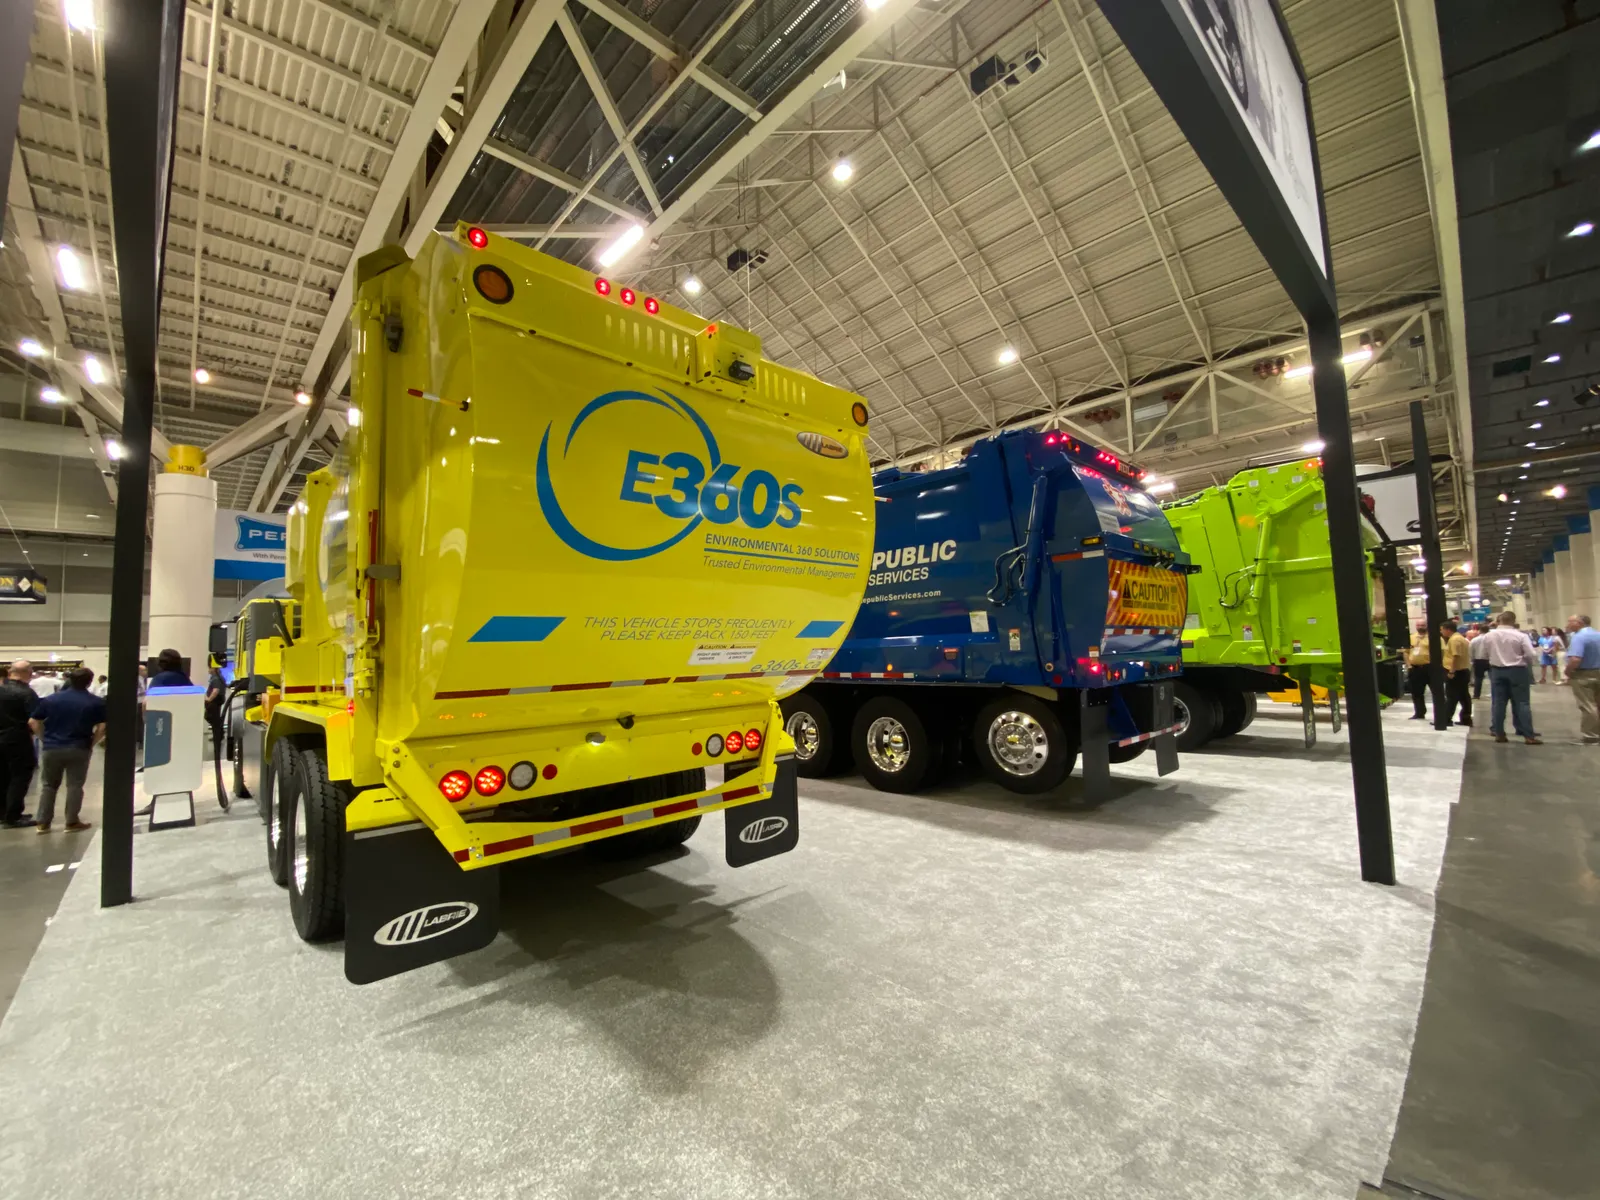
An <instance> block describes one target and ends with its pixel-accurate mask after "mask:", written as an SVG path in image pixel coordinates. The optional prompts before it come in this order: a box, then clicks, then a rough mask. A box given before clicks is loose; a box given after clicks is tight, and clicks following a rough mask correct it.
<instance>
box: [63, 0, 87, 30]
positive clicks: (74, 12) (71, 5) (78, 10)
mask: <svg viewBox="0 0 1600 1200" xmlns="http://www.w3.org/2000/svg"><path fill="white" fill-rule="evenodd" d="M63 7H64V8H65V9H66V14H67V24H68V25H70V26H72V27H73V28H74V29H76V30H77V31H78V32H79V33H92V32H93V31H94V0H66V4H65V5H64V6H63Z"/></svg>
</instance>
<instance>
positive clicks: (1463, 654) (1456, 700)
mask: <svg viewBox="0 0 1600 1200" xmlns="http://www.w3.org/2000/svg"><path fill="white" fill-rule="evenodd" d="M1439 637H1440V639H1441V640H1442V642H1443V646H1442V647H1441V652H1442V653H1443V654H1444V671H1445V675H1444V705H1445V708H1444V713H1445V721H1446V724H1449V723H1452V722H1453V723H1455V724H1457V725H1465V726H1466V727H1467V728H1468V729H1471V728H1472V649H1471V647H1470V646H1468V645H1467V639H1466V638H1465V637H1463V636H1462V635H1461V634H1460V633H1459V632H1458V630H1457V626H1456V623H1455V622H1454V621H1446V622H1444V623H1443V624H1442V625H1440V626H1439Z"/></svg>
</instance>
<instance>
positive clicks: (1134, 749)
mask: <svg viewBox="0 0 1600 1200" xmlns="http://www.w3.org/2000/svg"><path fill="white" fill-rule="evenodd" d="M1148 749H1150V743H1149V742H1135V743H1134V744H1133V745H1131V746H1112V747H1111V749H1110V750H1109V751H1108V752H1107V754H1106V757H1107V758H1108V759H1109V760H1110V761H1111V763H1112V765H1116V764H1117V763H1128V762H1132V761H1133V760H1134V759H1136V758H1138V757H1139V755H1141V754H1143V753H1144V752H1145V751H1146V750H1148Z"/></svg>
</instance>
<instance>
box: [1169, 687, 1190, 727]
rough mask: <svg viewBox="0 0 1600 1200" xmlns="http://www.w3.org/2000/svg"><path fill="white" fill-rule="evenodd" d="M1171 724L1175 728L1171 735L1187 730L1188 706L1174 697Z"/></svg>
mask: <svg viewBox="0 0 1600 1200" xmlns="http://www.w3.org/2000/svg"><path fill="white" fill-rule="evenodd" d="M1172 723H1173V724H1174V725H1176V726H1177V728H1176V729H1175V730H1173V734H1174V735H1176V734H1180V733H1184V732H1186V731H1187V730H1188V728H1189V706H1188V705H1187V704H1185V703H1184V702H1183V701H1182V700H1179V699H1178V698H1177V697H1176V696H1174V697H1173V698H1172Z"/></svg>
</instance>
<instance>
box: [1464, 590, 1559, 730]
mask: <svg viewBox="0 0 1600 1200" xmlns="http://www.w3.org/2000/svg"><path fill="white" fill-rule="evenodd" d="M1478 640H1479V641H1481V642H1485V643H1487V653H1488V656H1489V695H1490V697H1491V700H1490V707H1489V732H1490V733H1492V734H1494V740H1495V741H1497V742H1505V741H1509V740H1510V739H1509V738H1507V737H1506V702H1507V701H1508V700H1509V701H1510V702H1511V723H1512V725H1513V726H1514V727H1515V729H1516V731H1517V736H1518V737H1520V738H1521V739H1522V740H1523V741H1524V742H1526V743H1527V744H1528V745H1530V746H1539V745H1543V739H1541V738H1540V737H1539V735H1538V734H1537V733H1535V732H1534V731H1533V707H1532V705H1531V704H1530V703H1529V694H1530V691H1531V689H1532V685H1533V665H1534V663H1536V662H1538V661H1539V652H1538V651H1537V650H1535V649H1534V648H1533V643H1532V642H1531V641H1529V640H1528V635H1527V634H1525V633H1523V632H1522V630H1520V629H1518V628H1517V618H1516V615H1515V614H1513V613H1509V612H1503V613H1501V614H1500V616H1499V618H1498V619H1497V620H1496V622H1495V626H1494V628H1493V629H1491V630H1490V631H1489V632H1488V633H1486V634H1484V635H1483V636H1482V637H1480V638H1479V639H1478Z"/></svg>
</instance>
